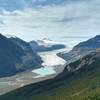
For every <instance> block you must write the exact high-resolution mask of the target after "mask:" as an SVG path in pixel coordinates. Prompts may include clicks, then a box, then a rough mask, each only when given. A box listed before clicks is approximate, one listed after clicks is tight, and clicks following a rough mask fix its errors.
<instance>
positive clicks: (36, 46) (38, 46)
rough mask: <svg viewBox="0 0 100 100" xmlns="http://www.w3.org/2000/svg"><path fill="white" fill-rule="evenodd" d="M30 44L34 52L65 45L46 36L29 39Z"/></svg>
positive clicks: (61, 47)
mask: <svg viewBox="0 0 100 100" xmlns="http://www.w3.org/2000/svg"><path fill="white" fill-rule="evenodd" d="M30 45H31V47H32V48H33V50H35V51H36V52H45V51H53V50H58V49H63V48H65V47H66V46H65V45H64V44H61V43H58V42H54V41H52V40H49V39H47V38H44V39H42V40H38V41H31V42H30Z"/></svg>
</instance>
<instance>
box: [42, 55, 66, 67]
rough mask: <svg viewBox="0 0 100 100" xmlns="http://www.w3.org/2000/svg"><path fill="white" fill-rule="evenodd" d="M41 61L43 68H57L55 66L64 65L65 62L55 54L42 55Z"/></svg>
mask: <svg viewBox="0 0 100 100" xmlns="http://www.w3.org/2000/svg"><path fill="white" fill-rule="evenodd" d="M41 57H42V60H43V61H44V62H43V64H42V65H43V66H47V67H48V66H51V67H53V66H57V65H64V64H65V63H66V61H65V60H63V59H62V58H60V57H58V56H57V55H56V54H46V55H42V56H41Z"/></svg>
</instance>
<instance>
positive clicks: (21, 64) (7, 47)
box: [0, 34, 42, 77]
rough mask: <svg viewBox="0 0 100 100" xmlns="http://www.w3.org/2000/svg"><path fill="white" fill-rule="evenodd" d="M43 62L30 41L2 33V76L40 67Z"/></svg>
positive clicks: (0, 46)
mask: <svg viewBox="0 0 100 100" xmlns="http://www.w3.org/2000/svg"><path fill="white" fill-rule="evenodd" d="M41 62H42V60H41V58H40V57H39V56H38V55H37V54H36V53H35V52H33V50H32V49H31V47H30V45H29V43H27V42H25V41H23V40H21V39H19V38H6V37H5V36H3V35H1V34H0V77H4V76H11V75H15V74H16V73H18V72H21V71H25V70H29V69H34V68H37V67H40V65H41Z"/></svg>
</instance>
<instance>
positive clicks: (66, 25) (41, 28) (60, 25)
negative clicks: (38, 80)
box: [0, 0, 100, 41]
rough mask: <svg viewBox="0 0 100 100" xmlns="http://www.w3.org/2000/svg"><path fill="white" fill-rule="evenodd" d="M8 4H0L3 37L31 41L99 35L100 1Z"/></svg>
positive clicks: (35, 0) (29, 0)
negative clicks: (7, 36) (4, 35)
mask: <svg viewBox="0 0 100 100" xmlns="http://www.w3.org/2000/svg"><path fill="white" fill-rule="evenodd" d="M14 1H15V0H13V2H12V0H11V1H10V2H9V3H11V4H14ZM47 1H48V2H47ZM0 2H1V1H0ZM2 2H3V0H2ZM9 3H7V0H6V2H4V3H3V4H4V5H7V6H6V7H5V6H4V5H3V4H1V3H0V4H1V6H0V8H1V10H0V22H1V23H2V22H3V23H2V27H1V28H0V31H1V32H2V33H4V34H12V35H17V36H19V37H21V38H23V39H25V40H27V41H29V40H32V39H39V38H42V37H50V38H53V39H59V37H72V36H75V35H76V36H79V37H82V36H87V35H88V36H90V37H91V36H94V35H96V34H99V33H100V3H99V0H95V1H94V0H88V1H87V0H83V1H82V0H33V1H32V0H18V3H17V4H16V6H14V5H13V6H12V5H11V4H9ZM44 3H45V5H44ZM10 5H11V6H10ZM33 5H35V6H36V5H38V6H37V7H34V6H33ZM9 6H10V7H9Z"/></svg>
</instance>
